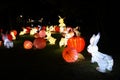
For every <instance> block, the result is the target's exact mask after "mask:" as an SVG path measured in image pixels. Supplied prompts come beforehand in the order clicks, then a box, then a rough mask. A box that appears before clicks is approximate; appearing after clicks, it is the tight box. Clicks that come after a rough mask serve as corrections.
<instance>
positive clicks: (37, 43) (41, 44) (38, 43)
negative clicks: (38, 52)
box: [33, 38, 46, 49]
mask: <svg viewBox="0 0 120 80" xmlns="http://www.w3.org/2000/svg"><path fill="white" fill-rule="evenodd" d="M33 46H34V47H35V48H36V49H43V48H45V47H46V40H45V39H44V38H35V39H34V41H33Z"/></svg>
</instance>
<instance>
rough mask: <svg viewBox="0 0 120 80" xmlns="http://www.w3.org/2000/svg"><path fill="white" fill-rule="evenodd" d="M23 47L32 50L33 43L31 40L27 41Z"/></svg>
mask: <svg viewBox="0 0 120 80" xmlns="http://www.w3.org/2000/svg"><path fill="white" fill-rule="evenodd" d="M23 46H24V49H31V48H32V47H33V43H32V42H31V41H30V40H25V41H24V43H23Z"/></svg>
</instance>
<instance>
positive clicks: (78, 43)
mask: <svg viewBox="0 0 120 80" xmlns="http://www.w3.org/2000/svg"><path fill="white" fill-rule="evenodd" d="M67 46H68V47H73V48H75V49H76V50H77V52H81V51H83V49H84V47H85V40H84V38H82V37H80V36H75V37H71V38H69V39H68V41H67Z"/></svg>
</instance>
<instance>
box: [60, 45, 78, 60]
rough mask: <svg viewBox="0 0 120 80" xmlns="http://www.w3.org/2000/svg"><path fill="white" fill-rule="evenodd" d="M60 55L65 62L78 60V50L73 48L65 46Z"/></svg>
mask: <svg viewBox="0 0 120 80" xmlns="http://www.w3.org/2000/svg"><path fill="white" fill-rule="evenodd" d="M62 57H63V59H64V60H65V61H66V62H76V61H77V60H78V52H77V50H76V49H75V48H72V47H66V48H64V50H63V52H62Z"/></svg>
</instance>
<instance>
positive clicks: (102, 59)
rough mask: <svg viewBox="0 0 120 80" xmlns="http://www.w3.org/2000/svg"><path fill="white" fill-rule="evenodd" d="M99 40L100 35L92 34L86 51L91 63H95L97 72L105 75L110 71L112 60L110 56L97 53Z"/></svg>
mask: <svg viewBox="0 0 120 80" xmlns="http://www.w3.org/2000/svg"><path fill="white" fill-rule="evenodd" d="M99 39H100V33H98V34H97V35H95V34H93V35H92V37H91V38H90V44H89V45H88V47H87V51H88V52H89V53H90V54H91V55H92V58H91V63H94V62H97V64H98V67H97V68H96V70H97V71H99V72H102V73H105V72H107V71H112V68H113V64H114V61H113V58H112V57H111V56H110V55H107V54H104V53H101V52H99V50H98V46H97V43H98V41H99Z"/></svg>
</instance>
